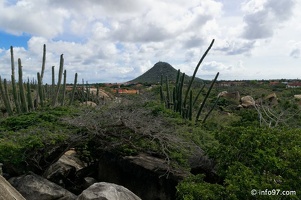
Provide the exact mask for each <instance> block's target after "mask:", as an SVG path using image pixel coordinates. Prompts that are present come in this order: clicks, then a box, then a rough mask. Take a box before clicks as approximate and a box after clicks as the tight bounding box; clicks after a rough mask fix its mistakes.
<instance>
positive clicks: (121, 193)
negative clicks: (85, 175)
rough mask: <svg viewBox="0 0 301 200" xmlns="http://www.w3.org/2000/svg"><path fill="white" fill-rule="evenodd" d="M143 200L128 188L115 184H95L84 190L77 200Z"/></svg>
mask: <svg viewBox="0 0 301 200" xmlns="http://www.w3.org/2000/svg"><path fill="white" fill-rule="evenodd" d="M96 199H102V200H121V199H122V200H141V199H140V198H139V197H138V196H136V195H135V194H134V193H133V192H131V191H130V190H128V189H127V188H125V187H123V186H120V185H116V184H113V183H105V182H100V183H94V184H93V185H91V186H90V187H89V188H87V189H86V190H84V191H83V192H82V193H81V194H80V195H79V196H78V198H77V199H76V200H96Z"/></svg>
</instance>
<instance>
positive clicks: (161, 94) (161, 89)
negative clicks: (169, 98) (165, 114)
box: [160, 74, 164, 103]
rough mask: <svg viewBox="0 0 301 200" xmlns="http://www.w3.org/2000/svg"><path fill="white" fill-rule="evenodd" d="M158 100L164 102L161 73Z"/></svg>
mask: <svg viewBox="0 0 301 200" xmlns="http://www.w3.org/2000/svg"><path fill="white" fill-rule="evenodd" d="M160 100H161V103H164V94H163V75H162V74H161V84H160Z"/></svg>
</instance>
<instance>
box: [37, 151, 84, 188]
mask: <svg viewBox="0 0 301 200" xmlns="http://www.w3.org/2000/svg"><path fill="white" fill-rule="evenodd" d="M84 167H85V164H84V163H83V162H82V161H81V160H80V159H78V158H77V157H76V152H75V151H74V150H69V151H67V152H65V153H64V155H62V156H61V157H60V159H59V160H58V161H57V162H55V163H54V164H52V165H51V166H50V167H49V168H48V169H47V170H46V171H45V172H44V174H43V176H44V177H45V178H46V179H48V180H51V181H53V182H55V183H57V184H60V183H61V182H63V180H64V179H66V178H68V177H69V176H75V173H76V172H77V171H78V170H80V169H83V168H84Z"/></svg>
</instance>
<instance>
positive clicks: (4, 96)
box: [0, 76, 13, 115]
mask: <svg viewBox="0 0 301 200" xmlns="http://www.w3.org/2000/svg"><path fill="white" fill-rule="evenodd" d="M3 85H4V89H3V86H2V79H1V76H0V94H1V96H2V99H3V102H4V106H5V108H6V110H7V113H8V114H9V115H12V114H13V110H12V108H11V105H10V101H9V95H8V89H7V83H6V79H4V80H3Z"/></svg>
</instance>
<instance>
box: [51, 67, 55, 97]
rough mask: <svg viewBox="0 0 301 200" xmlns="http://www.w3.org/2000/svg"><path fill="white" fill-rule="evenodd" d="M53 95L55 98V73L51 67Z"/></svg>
mask: <svg viewBox="0 0 301 200" xmlns="http://www.w3.org/2000/svg"><path fill="white" fill-rule="evenodd" d="M51 93H52V94H51V95H52V98H54V95H55V73H54V66H52V67H51Z"/></svg>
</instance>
